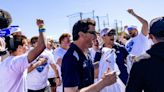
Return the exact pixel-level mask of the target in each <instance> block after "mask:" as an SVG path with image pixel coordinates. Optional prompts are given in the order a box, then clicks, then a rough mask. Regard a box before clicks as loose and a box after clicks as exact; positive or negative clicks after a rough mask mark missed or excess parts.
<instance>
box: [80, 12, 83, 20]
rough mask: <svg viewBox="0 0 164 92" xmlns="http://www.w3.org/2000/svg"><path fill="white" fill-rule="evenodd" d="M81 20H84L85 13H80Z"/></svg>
mask: <svg viewBox="0 0 164 92" xmlns="http://www.w3.org/2000/svg"><path fill="white" fill-rule="evenodd" d="M80 19H81V20H82V19H83V13H82V12H80Z"/></svg>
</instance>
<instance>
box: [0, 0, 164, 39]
mask: <svg viewBox="0 0 164 92" xmlns="http://www.w3.org/2000/svg"><path fill="white" fill-rule="evenodd" d="M163 6H164V1H163V0H0V8H1V9H4V10H7V11H8V12H10V13H11V15H12V17H13V23H12V25H19V26H20V27H21V29H22V30H23V33H24V34H25V35H26V36H27V37H29V38H30V37H32V36H34V35H38V31H37V27H36V24H35V19H36V18H42V19H44V20H45V24H46V29H47V32H46V34H47V35H51V36H53V37H54V39H58V37H59V36H60V35H61V34H62V33H65V32H68V33H71V30H70V26H69V19H68V17H67V16H68V15H70V14H74V13H77V12H84V13H85V12H91V11H92V10H95V15H98V16H104V15H106V14H107V13H108V14H109V24H110V26H112V25H113V24H114V20H115V19H117V20H120V21H122V23H123V25H137V26H138V28H140V26H141V25H140V23H139V22H138V21H137V20H136V19H135V18H134V17H132V16H131V15H129V14H128V13H127V12H126V10H127V9H128V8H133V9H134V10H135V12H136V13H137V14H139V15H141V16H142V17H144V18H145V19H147V20H148V21H150V20H151V19H152V18H154V17H158V16H162V15H164V10H163V8H162V7H163Z"/></svg>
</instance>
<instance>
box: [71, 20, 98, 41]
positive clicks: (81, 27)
mask: <svg viewBox="0 0 164 92" xmlns="http://www.w3.org/2000/svg"><path fill="white" fill-rule="evenodd" d="M89 25H93V26H95V25H96V22H95V21H94V20H92V19H91V18H87V19H82V20H79V21H77V22H76V23H75V24H74V26H73V30H72V36H73V41H76V40H78V39H79V35H78V33H79V32H83V33H86V32H87V31H88V30H89Z"/></svg>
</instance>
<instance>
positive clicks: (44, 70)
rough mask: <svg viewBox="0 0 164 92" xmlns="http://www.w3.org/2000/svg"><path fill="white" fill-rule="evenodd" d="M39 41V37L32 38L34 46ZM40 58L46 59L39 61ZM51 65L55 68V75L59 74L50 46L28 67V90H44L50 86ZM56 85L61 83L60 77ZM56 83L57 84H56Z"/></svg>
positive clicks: (30, 91) (36, 91) (37, 91)
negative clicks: (48, 82)
mask: <svg viewBox="0 0 164 92" xmlns="http://www.w3.org/2000/svg"><path fill="white" fill-rule="evenodd" d="M37 42H38V37H33V38H32V39H31V43H32V46H34V47H36V43H37ZM48 44H49V41H48V40H47V46H48ZM40 59H44V61H45V62H42V63H40V62H37V61H38V60H40ZM49 66H50V67H51V68H52V69H53V72H54V74H55V76H57V77H58V76H59V74H58V70H57V67H56V65H55V63H54V57H53V54H52V53H51V52H50V51H49V49H48V48H46V49H45V50H44V51H43V52H42V53H41V55H39V56H38V58H37V59H35V60H34V61H33V62H32V63H31V65H30V67H29V68H28V74H27V88H28V92H44V91H45V89H46V87H47V86H48V84H47V80H48V72H49ZM52 81H56V85H57V86H59V85H60V78H56V79H55V80H52ZM56 85H55V86H56ZM55 91H56V90H54V89H53V90H52V92H55Z"/></svg>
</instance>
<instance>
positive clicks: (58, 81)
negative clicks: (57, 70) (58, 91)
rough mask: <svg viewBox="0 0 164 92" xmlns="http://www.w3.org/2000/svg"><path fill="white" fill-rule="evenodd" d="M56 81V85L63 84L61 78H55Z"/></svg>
mask: <svg viewBox="0 0 164 92" xmlns="http://www.w3.org/2000/svg"><path fill="white" fill-rule="evenodd" d="M55 83H56V86H60V85H61V80H60V78H55Z"/></svg>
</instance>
